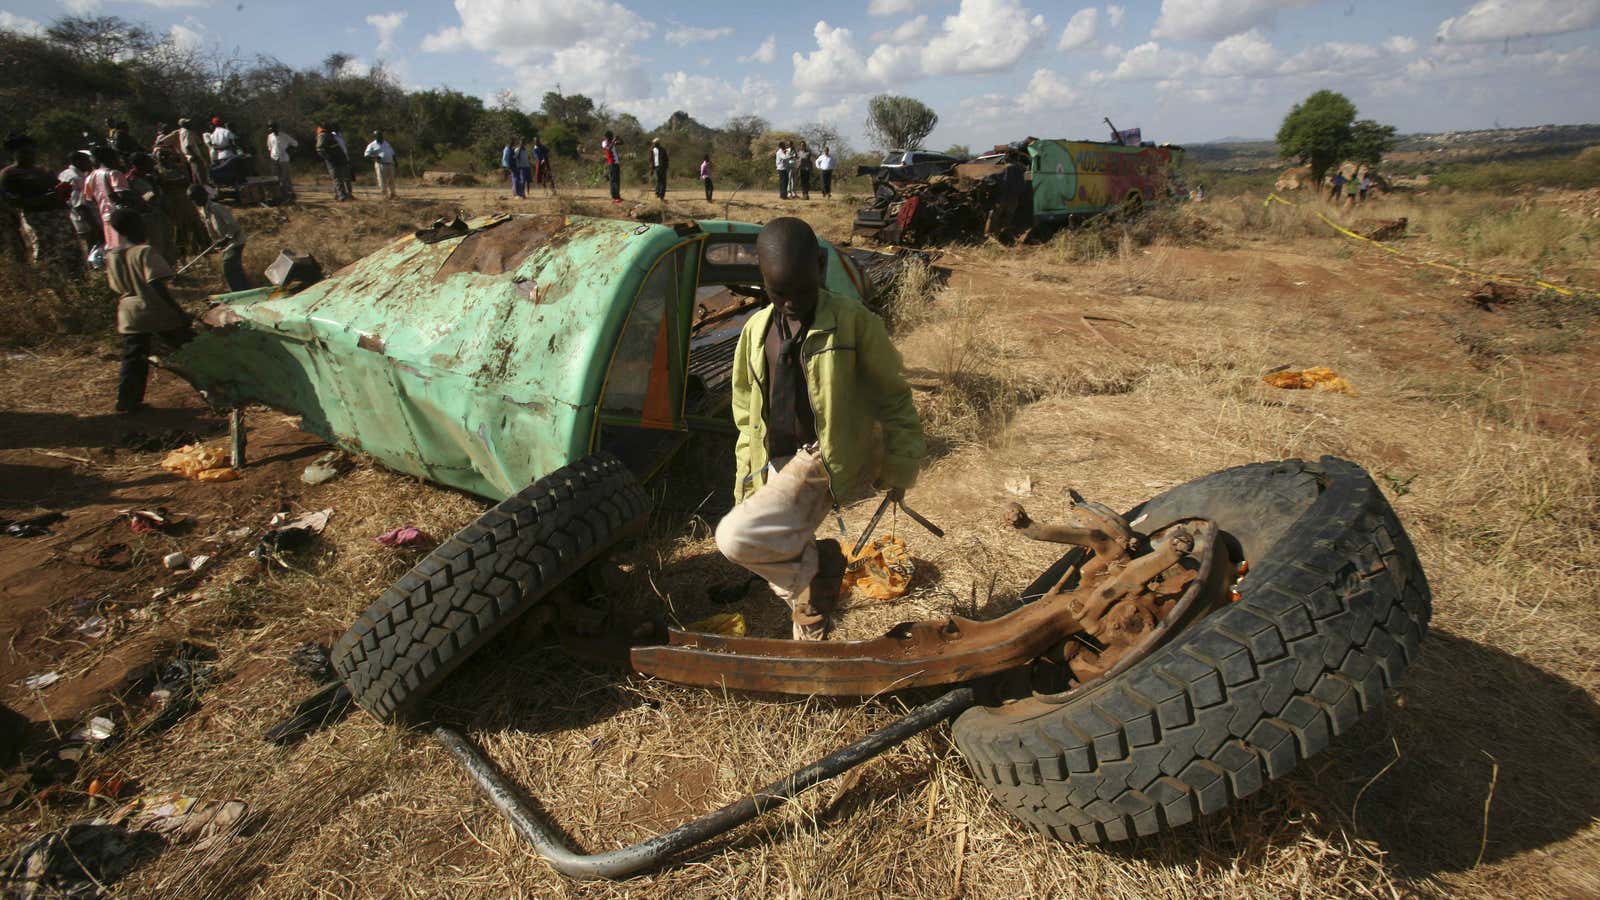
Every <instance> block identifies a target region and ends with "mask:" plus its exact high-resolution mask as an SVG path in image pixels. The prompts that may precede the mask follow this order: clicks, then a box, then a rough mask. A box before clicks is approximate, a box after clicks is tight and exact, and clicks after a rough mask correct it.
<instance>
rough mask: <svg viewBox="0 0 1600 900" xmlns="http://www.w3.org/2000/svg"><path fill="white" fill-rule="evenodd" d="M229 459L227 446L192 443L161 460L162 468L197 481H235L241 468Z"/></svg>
mask: <svg viewBox="0 0 1600 900" xmlns="http://www.w3.org/2000/svg"><path fill="white" fill-rule="evenodd" d="M229 460H230V456H229V451H228V449H227V448H226V447H221V446H213V447H208V446H205V445H204V444H190V445H189V446H187V447H180V448H179V449H177V450H174V451H172V452H171V453H168V454H167V456H166V458H165V459H163V460H161V468H163V469H166V470H167V471H168V472H171V473H173V474H175V475H182V476H183V477H184V478H191V479H194V480H195V481H233V480H234V479H236V478H238V477H239V470H238V469H235V468H233V467H232V465H231V464H230V462H229Z"/></svg>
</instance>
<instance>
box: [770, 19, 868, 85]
mask: <svg viewBox="0 0 1600 900" xmlns="http://www.w3.org/2000/svg"><path fill="white" fill-rule="evenodd" d="M811 34H812V36H813V37H815V38H816V40H817V49H815V50H813V51H811V52H810V53H805V54H802V53H798V52H796V53H795V54H794V55H793V56H792V57H790V58H791V59H792V60H793V62H794V78H793V83H794V87H795V90H796V91H797V93H796V95H795V103H797V104H799V105H801V106H807V105H811V104H814V103H817V102H819V101H820V98H822V97H827V96H834V95H837V94H848V93H856V92H859V91H863V90H870V89H871V87H872V84H871V79H870V78H868V77H866V69H867V60H866V58H865V57H863V56H862V55H861V51H859V50H857V49H856V47H855V43H854V42H853V41H852V40H851V39H850V29H848V28H835V27H833V26H832V25H829V24H828V23H827V22H818V23H817V24H816V27H815V28H813V29H812V30H811Z"/></svg>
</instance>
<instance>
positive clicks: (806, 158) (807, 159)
mask: <svg viewBox="0 0 1600 900" xmlns="http://www.w3.org/2000/svg"><path fill="white" fill-rule="evenodd" d="M795 168H796V169H798V170H799V172H800V199H801V200H810V199H811V172H812V170H813V169H815V168H816V160H815V159H814V158H813V157H812V156H811V148H810V147H807V146H806V142H805V141H801V142H800V151H799V152H798V153H796V154H795Z"/></svg>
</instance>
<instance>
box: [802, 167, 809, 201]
mask: <svg viewBox="0 0 1600 900" xmlns="http://www.w3.org/2000/svg"><path fill="white" fill-rule="evenodd" d="M800 199H801V200H810V199H811V170H810V169H801V170H800Z"/></svg>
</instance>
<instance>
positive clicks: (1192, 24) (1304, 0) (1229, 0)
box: [1150, 0, 1316, 41]
mask: <svg viewBox="0 0 1600 900" xmlns="http://www.w3.org/2000/svg"><path fill="white" fill-rule="evenodd" d="M1315 2H1316V0H1161V15H1159V16H1157V17H1156V25H1155V28H1153V29H1151V31H1150V36H1151V37H1153V38H1167V39H1170V40H1178V41H1188V40H1216V39H1218V38H1223V37H1227V36H1228V35H1231V34H1238V33H1239V32H1241V31H1246V30H1249V29H1250V28H1254V27H1256V26H1258V25H1259V26H1271V25H1272V22H1273V19H1274V18H1275V17H1276V16H1277V13H1278V10H1280V9H1290V8H1293V7H1297V6H1310V5H1311V4H1312V3H1315Z"/></svg>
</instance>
